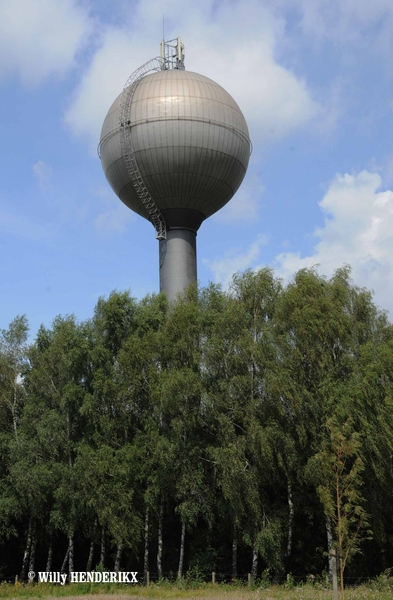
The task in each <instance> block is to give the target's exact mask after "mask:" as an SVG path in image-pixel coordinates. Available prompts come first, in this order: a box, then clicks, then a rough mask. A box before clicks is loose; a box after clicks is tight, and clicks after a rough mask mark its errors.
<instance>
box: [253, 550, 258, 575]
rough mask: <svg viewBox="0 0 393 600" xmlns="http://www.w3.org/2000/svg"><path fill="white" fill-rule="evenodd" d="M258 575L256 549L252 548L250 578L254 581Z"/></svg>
mask: <svg viewBox="0 0 393 600" xmlns="http://www.w3.org/2000/svg"><path fill="white" fill-rule="evenodd" d="M257 573H258V548H256V547H255V546H254V548H253V549H252V565H251V577H252V579H255V577H256V576H257Z"/></svg>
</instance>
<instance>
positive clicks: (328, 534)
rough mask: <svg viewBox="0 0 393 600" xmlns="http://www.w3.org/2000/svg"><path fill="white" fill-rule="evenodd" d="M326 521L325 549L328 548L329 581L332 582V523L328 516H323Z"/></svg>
mask: <svg viewBox="0 0 393 600" xmlns="http://www.w3.org/2000/svg"><path fill="white" fill-rule="evenodd" d="M325 521H326V537H327V550H328V568H329V583H332V582H333V568H334V567H333V562H335V559H334V560H333V533H332V524H331V522H330V518H329V517H328V516H326V517H325Z"/></svg>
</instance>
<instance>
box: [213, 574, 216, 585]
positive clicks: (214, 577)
mask: <svg viewBox="0 0 393 600" xmlns="http://www.w3.org/2000/svg"><path fill="white" fill-rule="evenodd" d="M212 583H213V584H214V583H216V574H215V572H214V571H213V573H212Z"/></svg>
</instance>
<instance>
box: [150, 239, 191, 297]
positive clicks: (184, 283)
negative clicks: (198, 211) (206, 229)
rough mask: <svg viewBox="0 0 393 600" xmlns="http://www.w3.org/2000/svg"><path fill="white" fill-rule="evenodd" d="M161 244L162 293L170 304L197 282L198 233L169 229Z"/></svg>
mask: <svg viewBox="0 0 393 600" xmlns="http://www.w3.org/2000/svg"><path fill="white" fill-rule="evenodd" d="M159 244H160V248H159V250H160V292H166V295H167V297H168V300H169V302H172V301H173V300H176V297H177V295H178V294H181V293H182V292H183V291H184V289H185V288H186V287H188V286H189V285H190V283H194V282H196V280H197V263H196V232H195V231H192V230H190V229H180V228H179V229H177V228H173V229H169V230H168V231H167V232H166V239H165V240H161V241H160V242H159Z"/></svg>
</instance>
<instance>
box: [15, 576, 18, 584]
mask: <svg viewBox="0 0 393 600" xmlns="http://www.w3.org/2000/svg"><path fill="white" fill-rule="evenodd" d="M17 583H18V576H17V575H15V585H16V584H17Z"/></svg>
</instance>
